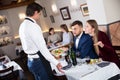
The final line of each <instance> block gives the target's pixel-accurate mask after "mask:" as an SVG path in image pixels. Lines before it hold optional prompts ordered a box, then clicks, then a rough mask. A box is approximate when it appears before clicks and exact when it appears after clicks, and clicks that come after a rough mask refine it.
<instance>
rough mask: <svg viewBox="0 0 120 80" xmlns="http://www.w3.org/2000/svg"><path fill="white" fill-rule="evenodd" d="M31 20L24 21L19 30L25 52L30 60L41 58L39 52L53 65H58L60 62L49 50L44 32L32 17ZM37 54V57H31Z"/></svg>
mask: <svg viewBox="0 0 120 80" xmlns="http://www.w3.org/2000/svg"><path fill="white" fill-rule="evenodd" d="M28 18H29V19H31V20H32V21H33V22H32V21H30V20H26V19H25V20H24V21H23V22H22V24H21V25H20V28H19V36H20V40H21V43H22V47H23V50H24V51H25V53H27V54H28V58H29V59H33V58H39V56H38V54H35V53H37V52H38V51H40V52H41V54H42V55H43V56H44V57H45V58H46V59H47V60H48V61H49V62H51V63H53V64H55V65H57V64H58V61H57V60H56V59H55V58H54V57H53V56H52V55H51V53H50V52H49V50H48V49H47V46H46V43H45V41H44V38H43V34H42V30H41V28H40V26H39V25H38V24H37V23H36V21H35V20H34V19H32V18H30V17H28ZM29 54H35V55H29Z"/></svg>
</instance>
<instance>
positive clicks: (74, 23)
mask: <svg viewBox="0 0 120 80" xmlns="http://www.w3.org/2000/svg"><path fill="white" fill-rule="evenodd" d="M75 25H79V26H81V27H83V24H82V22H81V21H79V20H76V21H74V22H73V23H72V24H71V26H75Z"/></svg>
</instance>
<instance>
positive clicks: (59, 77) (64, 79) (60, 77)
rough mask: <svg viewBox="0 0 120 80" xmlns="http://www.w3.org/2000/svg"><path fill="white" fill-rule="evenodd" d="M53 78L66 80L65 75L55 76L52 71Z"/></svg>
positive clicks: (54, 72)
mask: <svg viewBox="0 0 120 80" xmlns="http://www.w3.org/2000/svg"><path fill="white" fill-rule="evenodd" d="M53 77H54V80H67V78H66V76H65V75H57V73H56V71H55V70H53Z"/></svg>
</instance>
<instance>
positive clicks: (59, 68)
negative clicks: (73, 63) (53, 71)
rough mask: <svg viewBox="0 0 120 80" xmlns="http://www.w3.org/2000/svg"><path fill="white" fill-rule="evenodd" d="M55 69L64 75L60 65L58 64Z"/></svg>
mask: <svg viewBox="0 0 120 80" xmlns="http://www.w3.org/2000/svg"><path fill="white" fill-rule="evenodd" d="M56 67H57V69H58V70H59V71H60V72H61V73H64V72H63V71H62V65H61V64H60V63H58V64H57V66H56Z"/></svg>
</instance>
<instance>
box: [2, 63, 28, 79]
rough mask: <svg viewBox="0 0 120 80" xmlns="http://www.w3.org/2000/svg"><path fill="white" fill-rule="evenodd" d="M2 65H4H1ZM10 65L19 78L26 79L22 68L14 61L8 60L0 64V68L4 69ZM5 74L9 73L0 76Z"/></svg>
mask: <svg viewBox="0 0 120 80" xmlns="http://www.w3.org/2000/svg"><path fill="white" fill-rule="evenodd" d="M3 65H4V67H3ZM11 66H13V67H14V69H13V71H14V72H16V74H18V77H19V79H20V80H26V77H25V75H24V71H23V69H22V68H21V67H20V65H19V64H17V63H16V62H15V61H10V62H7V63H5V64H2V65H0V70H4V69H6V68H9V67H11ZM5 74H9V73H3V74H0V77H2V76H4V75H5Z"/></svg>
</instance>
